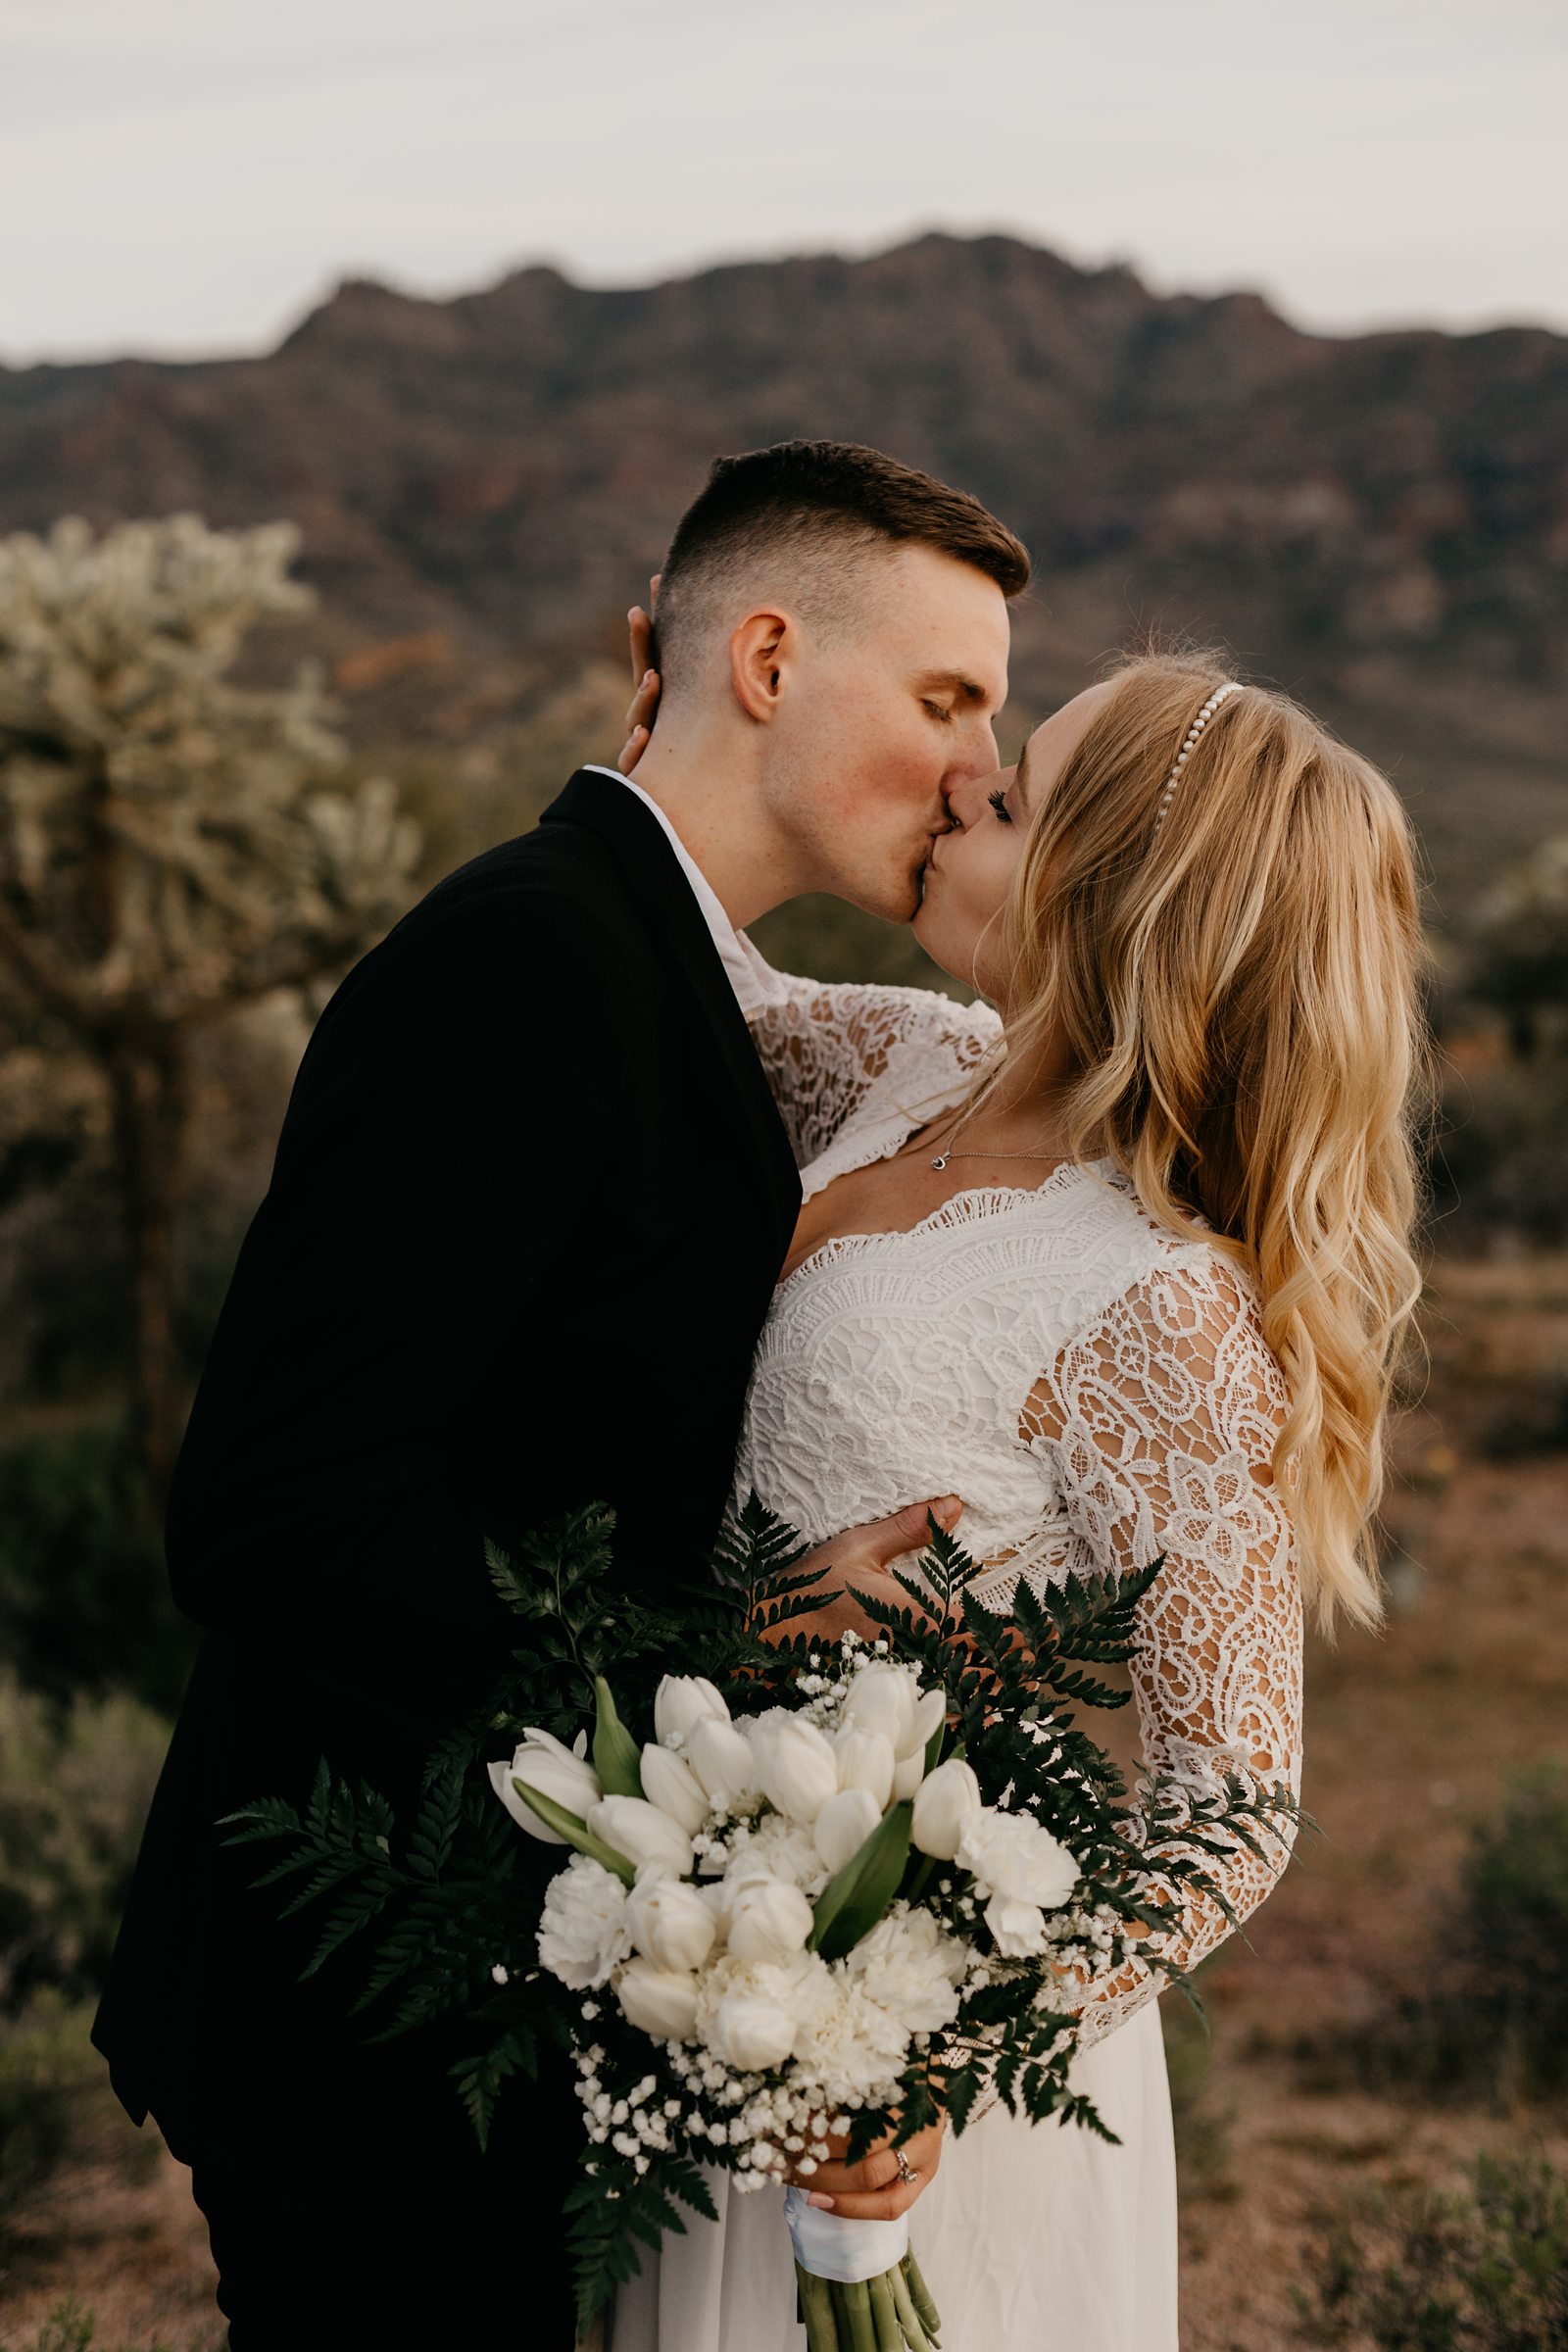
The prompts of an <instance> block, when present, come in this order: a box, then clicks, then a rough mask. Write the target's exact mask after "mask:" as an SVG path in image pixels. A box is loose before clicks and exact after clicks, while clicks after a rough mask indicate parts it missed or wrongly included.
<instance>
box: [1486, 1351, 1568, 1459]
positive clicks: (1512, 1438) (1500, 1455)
mask: <svg viewBox="0 0 1568 2352" xmlns="http://www.w3.org/2000/svg"><path fill="white" fill-rule="evenodd" d="M1481 1446H1482V1451H1483V1452H1484V1453H1485V1454H1486V1455H1487V1457H1488V1459H1489V1460H1491V1461H1494V1462H1517V1461H1524V1460H1527V1459H1528V1458H1529V1457H1530V1456H1531V1455H1532V1454H1542V1453H1568V1373H1565V1372H1561V1371H1553V1372H1549V1373H1548V1374H1547V1375H1546V1377H1545V1378H1544V1380H1540V1381H1538V1382H1537V1383H1536V1385H1535V1386H1534V1388H1533V1389H1530V1390H1527V1391H1526V1392H1525V1393H1524V1395H1523V1396H1520V1397H1516V1398H1515V1399H1514V1400H1513V1401H1512V1402H1511V1403H1509V1404H1507V1405H1505V1406H1504V1407H1503V1409H1502V1410H1501V1411H1500V1412H1499V1413H1497V1414H1495V1416H1494V1418H1493V1419H1492V1421H1491V1422H1490V1423H1489V1424H1488V1426H1487V1428H1486V1430H1485V1432H1484V1433H1483V1437H1482V1442H1481Z"/></svg>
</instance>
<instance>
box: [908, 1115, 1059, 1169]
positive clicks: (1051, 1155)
mask: <svg viewBox="0 0 1568 2352" xmlns="http://www.w3.org/2000/svg"><path fill="white" fill-rule="evenodd" d="M953 1132H954V1134H955V1135H956V1136H958V1135H961V1134H962V1133H963V1121H962V1120H961V1119H960V1120H959V1121H958V1124H957V1126H956V1127H955V1129H954V1131H953ZM1071 1156H1072V1155H1071V1153H1070V1152H955V1151H954V1149H953V1147H952V1145H951V1144H950V1145H949V1146H948V1149H947V1150H946V1151H945V1152H938V1153H937V1155H936V1157H935V1159H934V1160H933V1161H932V1162H931V1165H932V1166H933V1167H934V1168H938V1169H940V1168H945V1167H946V1166H947V1164H948V1162H949V1161H950V1160H953V1159H1069V1158H1070V1157H1071Z"/></svg>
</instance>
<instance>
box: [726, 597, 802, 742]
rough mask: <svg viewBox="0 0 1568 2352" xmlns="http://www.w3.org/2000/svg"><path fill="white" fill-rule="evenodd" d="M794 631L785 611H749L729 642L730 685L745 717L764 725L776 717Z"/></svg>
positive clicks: (792, 649)
mask: <svg viewBox="0 0 1568 2352" xmlns="http://www.w3.org/2000/svg"><path fill="white" fill-rule="evenodd" d="M796 637H797V631H796V627H795V623H794V622H793V621H792V620H791V619H790V617H789V615H788V613H772V612H768V611H766V610H763V611H761V612H759V613H748V614H747V615H746V618H745V619H744V620H743V621H742V622H741V624H740V627H739V628H738V629H736V630H735V631H734V632H733V634H732V635H731V637H730V641H729V675H730V684H731V686H732V687H733V688H734V690H735V700H736V701H737V702H738V703H739V704H740V707H741V709H742V710H743V711H745V713H746V715H747V717H748V718H755V719H756V720H757V722H758V724H759V725H760V726H764V727H765V726H767V725H769V724H770V723H771V721H772V720H773V719H774V718H776V717H777V715H778V709H779V705H780V703H781V702H782V700H783V695H784V675H785V672H786V670H787V669H788V667H789V665H790V663H791V662H792V661H793V659H794V656H795V650H796Z"/></svg>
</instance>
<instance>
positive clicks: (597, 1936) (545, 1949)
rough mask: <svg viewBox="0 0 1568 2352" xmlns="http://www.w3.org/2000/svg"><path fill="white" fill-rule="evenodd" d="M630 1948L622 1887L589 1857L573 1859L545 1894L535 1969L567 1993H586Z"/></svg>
mask: <svg viewBox="0 0 1568 2352" xmlns="http://www.w3.org/2000/svg"><path fill="white" fill-rule="evenodd" d="M631 1948H632V1941H631V1930H630V1929H629V1928H628V1926H627V1924H626V1889H625V1887H623V1886H622V1884H621V1882H620V1880H619V1879H617V1878H616V1877H615V1875H614V1873H613V1871H609V1870H606V1869H605V1868H604V1867H603V1865H602V1864H600V1863H598V1862H595V1861H594V1860H592V1859H591V1857H590V1856H589V1855H587V1854H573V1855H572V1857H571V1860H570V1861H569V1862H568V1863H567V1864H566V1867H565V1869H564V1870H563V1871H558V1872H557V1874H556V1876H555V1877H554V1878H553V1879H552V1880H551V1882H550V1885H549V1886H548V1887H546V1889H545V1900H544V1910H543V1912H542V1914H541V1916H540V1921H539V1959H540V1963H541V1965H542V1966H543V1967H545V1968H548V1969H549V1971H550V1973H551V1975H552V1976H553V1977H559V1978H560V1980H561V1982H562V1984H563V1985H569V1986H570V1987H571V1989H572V1991H573V1992H587V1991H589V1990H590V1989H591V1988H595V1987H597V1986H598V1985H603V1984H606V1983H607V1982H608V1981H609V1977H610V1972H611V1970H612V1969H613V1968H615V1967H618V1965H619V1964H620V1962H621V1961H622V1960H625V1959H627V1958H628V1957H629V1956H630V1953H631Z"/></svg>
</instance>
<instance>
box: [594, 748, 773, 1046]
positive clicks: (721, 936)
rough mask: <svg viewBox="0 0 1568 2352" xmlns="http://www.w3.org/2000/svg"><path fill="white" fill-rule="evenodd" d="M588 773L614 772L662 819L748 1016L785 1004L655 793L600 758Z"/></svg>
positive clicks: (768, 966)
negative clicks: (654, 795)
mask: <svg viewBox="0 0 1568 2352" xmlns="http://www.w3.org/2000/svg"><path fill="white" fill-rule="evenodd" d="M588 773H589V774H590V775H591V776H613V777H614V779H615V782H616V783H617V784H623V785H624V786H625V788H626V790H627V791H628V792H632V793H635V794H636V796H637V798H638V800H640V801H641V802H642V804H643V807H644V808H645V809H649V810H651V811H652V813H653V815H654V816H655V818H656V819H657V820H658V822H659V824H660V826H661V828H662V831H663V834H664V837H665V839H666V840H667V841H668V843H669V846H670V848H671V849H672V850H673V851H674V853H675V862H676V863H677V865H678V866H679V867H680V870H681V872H682V873H683V874H684V875H685V877H686V879H687V881H688V883H689V884H690V885H691V893H692V896H693V898H694V899H695V900H696V901H697V904H698V907H700V908H701V910H702V916H703V920H704V922H705V923H706V924H707V925H708V928H709V930H710V932H711V935H712V941H713V945H714V947H715V948H716V949H717V950H718V959H719V961H720V963H722V965H723V966H724V970H725V973H726V975H727V977H728V980H729V984H730V986H731V988H732V989H733V990H734V991H735V1000H736V1003H737V1004H738V1005H740V1008H741V1010H742V1012H743V1013H744V1014H745V1015H746V1018H747V1019H748V1020H749V1021H755V1020H756V1019H757V1017H758V1015H759V1014H760V1013H762V1012H765V1011H766V1010H767V1008H768V1007H769V1005H779V1004H782V1003H783V1002H784V1000H785V998H786V996H787V994H788V991H787V990H786V989H785V987H784V984H783V982H782V980H781V979H780V978H779V976H778V974H777V972H775V971H774V969H773V967H772V965H771V964H770V963H768V962H766V961H764V959H763V958H762V957H761V956H760V955H759V954H758V952H757V950H756V949H755V948H754V947H753V945H752V943H751V941H750V940H749V939H748V938H747V936H746V934H745V932H744V931H737V930H736V928H735V925H734V924H733V923H732V922H731V921H730V919H729V916H728V915H727V914H726V913H725V912H724V909H723V907H722V906H721V905H720V903H719V897H718V893H717V891H716V890H715V889H714V888H713V885H712V884H711V882H710V880H709V879H708V876H707V875H706V874H705V873H704V871H703V869H702V867H701V866H700V865H699V864H698V862H697V860H696V858H694V857H693V856H692V854H691V852H690V850H688V848H687V847H686V844H685V843H684V842H683V841H682V839H681V837H680V835H679V834H678V833H677V832H676V830H675V828H674V826H673V825H672V824H671V823H670V821H669V818H668V817H667V816H666V815H665V813H664V811H663V809H661V807H660V806H659V803H658V802H657V801H656V800H655V799H654V798H653V796H652V794H650V793H646V792H644V790H643V788H642V786H641V785H640V784H637V783H634V782H633V781H632V779H631V777H630V776H623V775H622V774H621V772H620V770H619V768H618V767H602V766H600V764H599V763H598V761H597V760H590V761H589V763H588Z"/></svg>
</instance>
